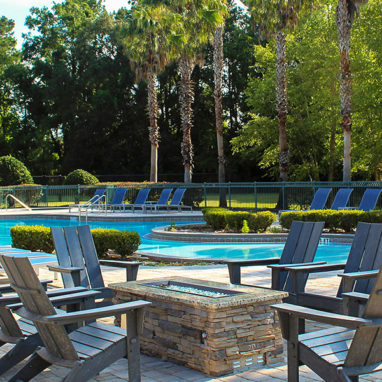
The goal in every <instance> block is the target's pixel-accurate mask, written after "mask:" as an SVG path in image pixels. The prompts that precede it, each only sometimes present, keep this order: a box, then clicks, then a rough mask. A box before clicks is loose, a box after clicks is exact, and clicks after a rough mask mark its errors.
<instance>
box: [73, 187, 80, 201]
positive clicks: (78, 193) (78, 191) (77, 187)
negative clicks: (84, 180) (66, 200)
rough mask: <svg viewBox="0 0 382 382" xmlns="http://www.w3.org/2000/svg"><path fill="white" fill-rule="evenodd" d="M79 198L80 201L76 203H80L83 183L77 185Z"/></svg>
mask: <svg viewBox="0 0 382 382" xmlns="http://www.w3.org/2000/svg"><path fill="white" fill-rule="evenodd" d="M77 199H78V201H77V202H76V201H74V203H75V204H80V202H81V185H79V184H78V185H77Z"/></svg>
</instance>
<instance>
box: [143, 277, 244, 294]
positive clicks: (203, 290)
mask: <svg viewBox="0 0 382 382" xmlns="http://www.w3.org/2000/svg"><path fill="white" fill-rule="evenodd" d="M142 285H146V286H151V287H154V288H161V289H166V290H171V291H174V292H181V293H189V294H196V295H198V296H205V297H212V298H221V297H229V296H232V295H236V294H241V293H242V292H237V291H232V290H228V289H220V288H212V287H207V286H204V285H197V284H189V283H182V282H178V281H171V280H166V281H156V282H151V283H145V284H142Z"/></svg>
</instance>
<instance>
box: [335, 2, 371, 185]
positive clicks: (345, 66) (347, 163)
mask: <svg viewBox="0 0 382 382" xmlns="http://www.w3.org/2000/svg"><path fill="white" fill-rule="evenodd" d="M367 2H368V0H338V5H337V18H336V20H337V28H338V42H339V47H340V54H341V75H340V98H341V119H342V120H341V127H342V129H343V132H344V164H343V181H346V182H348V181H350V180H351V129H352V120H351V112H352V74H351V71H350V58H349V53H350V40H351V30H352V27H353V22H354V16H355V13H356V12H357V13H358V14H359V7H360V5H361V4H366V3H367Z"/></svg>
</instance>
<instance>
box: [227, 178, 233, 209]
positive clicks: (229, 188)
mask: <svg viewBox="0 0 382 382" xmlns="http://www.w3.org/2000/svg"><path fill="white" fill-rule="evenodd" d="M228 205H229V208H230V209H231V208H232V206H231V182H228Z"/></svg>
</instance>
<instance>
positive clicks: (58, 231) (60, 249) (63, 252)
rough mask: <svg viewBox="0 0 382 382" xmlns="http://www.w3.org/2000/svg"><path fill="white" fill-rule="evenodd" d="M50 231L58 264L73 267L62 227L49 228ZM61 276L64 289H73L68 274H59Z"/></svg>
mask: <svg viewBox="0 0 382 382" xmlns="http://www.w3.org/2000/svg"><path fill="white" fill-rule="evenodd" d="M50 230H51V232H52V237H53V243H54V247H55V249H56V255H57V260H58V264H60V266H62V267H71V266H73V264H72V260H71V257H70V254H69V250H68V246H67V244H66V238H65V235H64V231H63V229H62V227H51V228H50ZM61 276H62V281H63V283H64V285H65V287H66V288H73V287H75V286H76V285H74V282H73V279H72V277H71V275H70V274H67V273H61ZM81 278H82V276H81ZM77 286H78V285H77Z"/></svg>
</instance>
